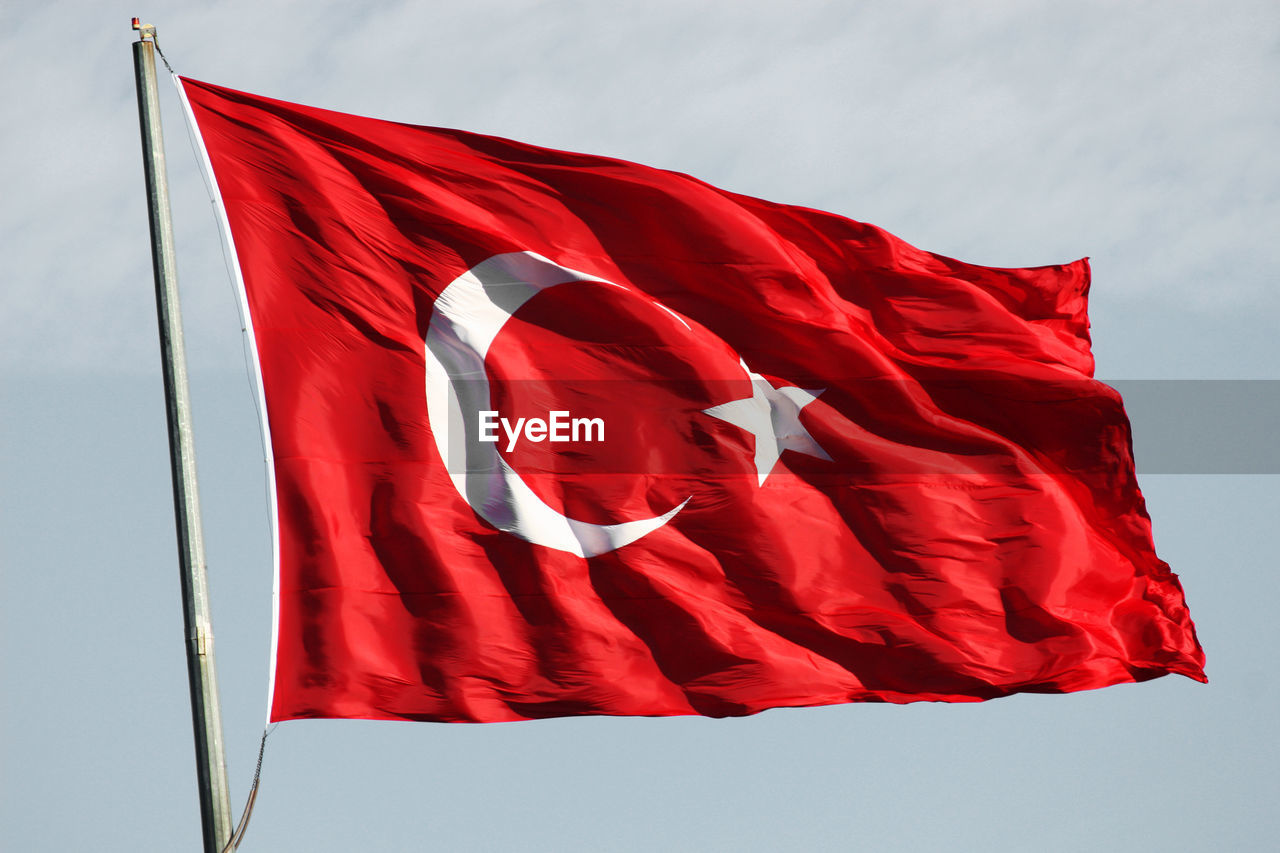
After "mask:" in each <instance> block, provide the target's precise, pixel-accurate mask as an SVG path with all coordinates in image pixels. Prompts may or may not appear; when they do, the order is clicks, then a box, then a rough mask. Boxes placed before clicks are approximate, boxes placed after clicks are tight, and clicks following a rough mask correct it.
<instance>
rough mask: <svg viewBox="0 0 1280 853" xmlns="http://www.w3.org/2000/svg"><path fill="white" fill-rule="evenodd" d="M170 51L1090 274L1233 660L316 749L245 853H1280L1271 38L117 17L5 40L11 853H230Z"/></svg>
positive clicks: (223, 577) (228, 74)
mask: <svg viewBox="0 0 1280 853" xmlns="http://www.w3.org/2000/svg"><path fill="white" fill-rule="evenodd" d="M134 15H139V16H141V17H143V18H144V20H146V21H147V22H150V23H153V24H155V25H156V26H157V27H158V29H159V36H160V45H161V47H162V48H163V49H164V51H165V53H166V55H167V56H168V58H169V60H170V62H171V63H172V64H173V66H174V68H175V69H176V70H177V71H178V72H179V73H182V74H184V75H187V76H191V77H194V78H197V79H203V80H207V81H210V82H214V83H218V84H221V85H225V86H230V87H233V88H239V89H245V90H248V91H252V92H257V93H261V94H265V95H270V96H272V97H277V98H281V99H285V100H291V101H297V102H301V103H307V104H313V105H317V106H323V107H327V108H330V109H337V110H343V111H347V112H355V113H360V114H364V115H372V116H377V117H380V118H387V119H393V120H397V121H406V122H412V123H417V124H431V125H440V126H447V127H459V128H464V129H467V130H472V131H478V132H483V133H490V134H497V135H501V136H507V137H511V138H515V139H519V140H522V141H526V142H531V143H535V144H539V145H544V146H549V147H555V148H564V149H570V150H578V151H587V152H591V153H595V154H603V155H610V156H617V157H623V158H626V159H629V160H635V161H638V162H642V163H646V164H649V165H654V166H660V167H663V168H668V169H675V170H678V171H683V172H688V173H691V174H693V175H695V176H697V177H700V178H702V179H704V180H707V181H710V182H711V183H713V184H716V185H718V186H721V187H724V188H726V189H730V190H734V191H737V192H742V193H746V194H750V195H755V196H761V197H764V198H768V199H771V200H774V201H779V202H787V203H793V204H800V205H805V206H810V207H817V208H821V209H825V210H830V211H833V212H836V213H839V214H842V215H845V216H849V217H851V218H854V219H858V220H862V221H869V222H873V223H875V224H877V225H879V226H881V227H884V228H886V229H888V230H890V231H892V232H893V233H895V234H897V235H898V236H900V237H902V238H904V239H906V240H908V241H910V242H912V243H913V244H915V245H917V246H920V247H922V248H926V249H929V250H931V251H934V252H939V253H941V254H945V255H949V256H953V257H958V258H961V259H964V260H967V261H972V262H976V263H984V264H991V265H1000V266H1020V265H1038V264H1049V263H1058V262H1065V261H1070V260H1073V259H1075V258H1079V257H1082V256H1089V257H1090V258H1091V263H1092V267H1093V273H1094V279H1093V289H1092V294H1091V307H1090V313H1091V318H1092V323H1093V327H1092V333H1093V341H1094V352H1095V355H1096V357H1097V374H1098V376H1099V377H1100V378H1103V379H1106V380H1112V381H1115V382H1116V384H1117V386H1118V387H1120V388H1121V389H1122V391H1123V392H1124V393H1125V395H1126V398H1131V413H1132V415H1133V419H1134V444H1135V452H1136V453H1137V456H1138V459H1139V473H1140V480H1139V482H1140V485H1141V487H1142V489H1143V492H1144V494H1145V495H1146V498H1147V502H1148V507H1149V509H1150V512H1151V515H1152V519H1153V527H1154V532H1155V542H1156V547H1157V551H1158V553H1159V554H1160V556H1161V557H1162V558H1163V559H1164V560H1166V561H1167V562H1169V563H1170V565H1171V566H1172V567H1173V569H1174V571H1175V572H1177V573H1178V574H1179V576H1180V577H1181V579H1182V582H1183V585H1184V587H1185V589H1186V592H1187V600H1188V603H1189V605H1190V608H1191V612H1192V616H1193V618H1194V619H1195V621H1196V624H1197V627H1198V630H1199V635H1200V639H1201V641H1202V643H1203V644H1204V647H1205V651H1206V654H1207V671H1208V674H1209V678H1210V683H1209V684H1208V685H1199V684H1195V683H1193V682H1191V681H1190V680H1188V679H1184V678H1179V677H1167V678H1163V679H1159V680H1156V681H1152V682H1147V683H1144V684H1140V685H1121V686H1116V687H1111V688H1106V689H1104V690H1100V691H1093V692H1088V693H1081V694H1073V695H1066V696H1016V697H1012V698H1008V699H1002V700H997V701H993V702H986V703H980V704H975V705H941V704H939V705H935V704H925V703H922V704H916V705H911V706H879V705H844V706H835V707H828V708H816V709H789V710H775V711H770V712H766V713H764V714H761V715H758V716H756V717H751V718H745V719H732V720H709V719H700V718H679V719H658V720H655V719H613V718H583V719H569V720H547V721H539V722H532V723H516V724H501V725H482V726H467V725H442V724H426V723H386V722H382V723H372V722H353V721H300V722H291V723H285V724H282V725H280V726H278V727H277V728H275V729H274V730H273V733H272V734H271V736H270V739H269V740H268V745H267V751H266V760H265V765H264V776H263V787H262V792H261V794H260V797H259V799H258V805H257V810H256V813H255V815H254V818H253V821H252V824H251V825H250V827H249V832H248V836H247V838H246V841H245V844H244V846H243V847H242V849H244V850H273V851H288V850H307V851H327V850H349V849H364V850H425V849H439V850H511V849H521V850H547V851H552V850H617V851H632V850H635V851H641V850H645V851H648V850H655V849H670V850H690V851H693V850H698V851H703V850H729V849H733V850H760V851H772V850H851V849H873V850H912V849H920V848H924V847H940V848H943V849H950V850H1025V849H1039V850H1064V851H1065V850H1078V849H1093V850H1127V851H1137V850H1157V849H1159V850H1201V849H1207V848H1215V849H1259V848H1261V847H1263V846H1265V845H1266V844H1267V843H1268V841H1269V840H1270V841H1271V842H1273V840H1274V838H1276V837H1278V836H1280V812H1277V810H1276V809H1275V808H1274V803H1275V802H1277V801H1280V779H1278V777H1277V771H1276V769H1275V768H1276V767H1277V765H1278V764H1280V745H1278V744H1277V740H1276V738H1275V737H1274V716H1275V707H1276V705H1277V699H1278V698H1280V697H1278V696H1277V689H1276V686H1275V680H1274V678H1272V677H1269V676H1268V674H1267V673H1268V672H1269V665H1270V664H1271V663H1272V660H1273V659H1274V656H1275V649H1276V648H1277V647H1278V646H1280V628H1278V627H1277V620H1276V619H1275V618H1274V616H1273V611H1272V609H1271V606H1270V605H1271V604H1272V603H1273V602H1274V601H1276V600H1277V597H1278V596H1280V582H1278V581H1277V573H1276V571H1275V568H1276V566H1275V560H1274V557H1273V554H1274V546H1273V544H1272V541H1271V540H1272V536H1271V533H1272V530H1273V528H1274V526H1275V520H1276V518H1278V517H1280V477H1277V476H1276V475H1277V474H1280V463H1277V455H1276V447H1275V442H1274V437H1275V436H1276V435H1277V434H1280V395H1278V394H1277V391H1276V388H1277V387H1278V386H1280V382H1277V381H1274V380H1280V335H1278V334H1277V332H1278V331H1280V322H1278V321H1277V318H1278V317H1280V287H1278V286H1277V285H1278V282H1277V277H1276V272H1275V270H1276V269H1277V268H1280V240H1278V239H1276V235H1277V233H1278V232H1277V226H1278V225H1280V155H1277V154H1276V153H1275V152H1276V151H1280V98H1277V97H1276V95H1277V84H1280V6H1277V5H1276V4H1274V3H1251V2H1233V3H1231V4H1219V5H1217V6H1215V7H1213V8H1211V7H1210V5H1209V4H1202V3H1189V2H1160V3H1137V2H1132V3H1123V4H1121V3H1086V2H1052V3H1049V2H1044V3H1042V2H974V3H946V4H943V3H922V2H899V3H852V2H837V3H816V2H803V0H802V2H789V3H786V4H783V3H755V2H695V0H686V2H682V3H677V2H666V0H656V1H655V0H651V2H646V3H629V2H616V3H614V2H611V3H585V2H582V3H579V2H544V3H533V2H524V3H521V2H475V3H466V4H463V3H453V4H443V3H411V2H380V3H379V2H373V3H368V4H362V6H361V7H360V9H359V11H352V7H350V6H349V5H347V4H340V3H334V2H306V3H302V2H297V3H293V2H270V0H266V2H254V3H250V2H239V0H234V1H233V2H202V3H185V2H173V3H163V4H161V3H156V4H153V8H144V7H142V6H138V5H133V6H126V5H123V4H119V3H116V2H114V0H107V1H106V2H103V1H102V0H99V2H93V3H90V2H49V3H44V4H40V5H39V6H38V7H37V6H27V5H26V4H22V5H19V4H17V3H12V2H9V3H4V4H3V5H0V80H3V83H2V84H0V85H2V86H3V87H4V88H3V92H4V97H3V100H2V101H0V122H3V124H2V127H3V133H0V198H2V199H3V201H2V202H0V217H3V218H2V220H0V256H3V257H4V258H5V264H4V283H3V286H2V287H0V324H2V327H0V401H2V402H0V585H2V586H0V677H2V679H3V691H2V693H0V749H2V750H3V752H2V753H0V847H2V848H4V849H6V850H24V851H25V850H32V851H37V850H51V851H53V850H58V851H61V850H78V849H97V850H122V851H123V850H130V851H133V850H179V849H193V848H195V847H197V846H198V844H199V831H200V830H199V816H198V805H197V800H196V792H195V776H194V759H193V751H192V745H191V729H190V712H189V705H188V698H187V685H186V671H185V663H184V658H183V641H182V613H181V605H180V600H179V587H178V576H177V564H176V551H175V545H174V533H173V524H172V499H171V492H170V485H169V480H168V477H169V474H168V458H167V444H166V439H165V426H164V405H163V393H162V387H161V380H160V374H159V356H158V345H157V337H156V321H155V308H154V296H153V285H152V281H151V266H150V256H149V240H148V236H147V225H146V210H145V196H144V190H143V184H142V170H141V159H140V152H139V143H138V129H137V110H136V102H135V95H134V88H133V70H132V59H131V55H130V48H129V43H130V42H131V41H133V39H134V34H133V33H132V32H131V31H130V29H129V19H130V17H132V16H134ZM161 83H162V90H161V91H162V100H163V109H164V121H165V134H166V144H167V153H168V170H169V177H170V181H171V185H172V191H173V207H174V210H173V215H174V224H175V229H176V234H177V251H178V269H179V277H180V281H181V286H182V299H183V306H182V307H183V313H184V318H185V322H186V330H187V346H188V359H189V366H190V368H191V371H192V394H193V409H194V413H195V435H196V445H197V453H198V460H199V466H200V475H201V481H200V491H201V498H202V502H203V509H204V528H205V535H206V539H207V543H206V548H207V552H208V558H209V563H210V586H211V588H212V595H213V602H212V606H213V620H214V631H215V636H216V643H217V646H216V648H217V654H218V667H219V677H220V682H221V697H222V706H223V715H224V726H225V730H226V739H227V753H228V755H227V759H228V764H229V768H230V783H231V788H232V797H233V811H235V813H236V814H237V816H238V814H239V811H240V807H241V804H242V803H243V799H244V796H245V794H246V793H247V789H248V784H249V780H250V777H251V775H252V771H253V765H254V760H255V758H256V753H257V745H258V738H259V736H260V734H261V732H262V726H263V720H264V718H265V703H266V689H267V663H268V646H269V637H270V621H271V615H270V614H271V602H270V590H271V554H270V535H269V530H268V529H267V512H266V486H265V475H264V470H263V451H262V448H261V445H260V441H259V438H258V426H257V420H256V416H255V413H254V408H253V399H252V394H251V391H250V385H249V380H248V379H247V377H246V367H245V358H244V352H243V340H242V336H241V328H240V320H239V318H238V315H237V311H236V306H235V298H234V293H233V289H232V284H231V281H230V278H229V276H228V273H227V267H226V263H225V259H224V257H223V254H222V250H221V248H220V242H219V237H218V232H217V226H216V222H215V220H214V217H213V214H212V207H211V204H210V201H209V198H208V196H207V194H206V191H205V188H204V185H203V182H202V179H201V177H200V173H199V169H198V166H197V161H196V158H195V156H194V154H193V152H192V148H191V144H190V142H189V137H188V133H187V131H186V129H185V126H184V121H183V117H182V114H181V112H180V109H179V107H178V103H177V98H176V93H175V91H174V90H173V87H172V86H171V85H169V84H168V82H167V81H165V80H162V81H161ZM1192 380H1195V381H1192ZM1226 380H1234V381H1233V382H1227V381H1226ZM1243 380H1251V381H1247V382H1246V381H1243ZM1266 380H1273V381H1270V382H1268V381H1266ZM1144 460H1145V464H1144Z"/></svg>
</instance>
